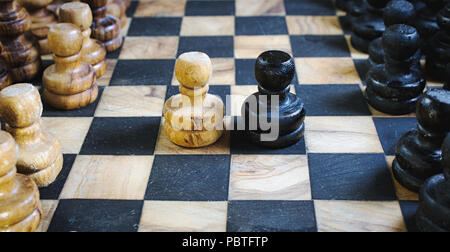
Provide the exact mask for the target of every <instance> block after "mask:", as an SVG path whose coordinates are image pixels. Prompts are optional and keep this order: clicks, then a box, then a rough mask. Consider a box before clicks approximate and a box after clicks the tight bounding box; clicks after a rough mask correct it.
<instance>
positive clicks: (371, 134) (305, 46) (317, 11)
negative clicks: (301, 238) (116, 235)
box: [35, 0, 417, 232]
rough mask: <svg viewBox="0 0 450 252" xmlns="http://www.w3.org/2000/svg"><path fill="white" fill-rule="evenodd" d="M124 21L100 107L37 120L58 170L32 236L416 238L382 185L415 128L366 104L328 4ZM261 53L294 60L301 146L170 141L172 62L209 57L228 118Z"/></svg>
mask: <svg viewBox="0 0 450 252" xmlns="http://www.w3.org/2000/svg"><path fill="white" fill-rule="evenodd" d="M127 14H128V16H129V24H128V26H127V27H126V28H125V29H124V31H123V32H124V34H125V43H124V45H123V47H122V48H121V49H120V50H118V51H117V52H114V53H111V54H109V55H108V73H107V74H106V76H104V77H102V78H101V79H99V80H98V83H99V85H101V89H100V95H99V99H98V101H97V102H96V103H95V104H92V105H90V106H88V107H86V108H83V109H80V110H77V111H71V112H61V111H56V110H54V109H51V108H49V107H45V109H44V115H43V125H44V127H45V128H46V129H47V130H48V131H49V132H50V133H52V134H54V135H56V136H57V137H58V138H59V139H60V141H61V143H62V146H63V147H62V148H63V152H64V169H63V171H62V172H61V174H60V176H59V177H58V179H57V181H56V182H55V183H54V184H53V185H51V186H50V187H49V188H45V189H42V190H41V198H42V203H43V206H44V210H45V219H44V220H43V222H42V224H41V226H40V231H207V232H210V231H231V232H233V231H406V230H409V231H414V230H415V227H414V213H415V210H416V208H417V195H416V194H414V193H411V192H409V191H407V190H406V189H404V188H402V187H401V186H399V185H398V184H397V183H396V182H395V181H394V179H393V177H392V174H391V171H390V164H391V161H392V160H393V155H394V148H395V144H396V142H397V140H398V139H399V138H400V136H401V135H403V134H404V133H405V132H407V131H408V130H410V129H413V128H414V127H415V124H416V119H415V117H414V115H409V116H403V117H391V116H388V115H384V114H381V113H379V112H377V111H375V110H373V109H371V108H369V107H368V106H367V105H366V102H365V101H364V98H363V92H362V90H363V89H364V84H363V81H362V76H364V74H365V72H366V71H367V66H366V61H365V59H366V58H367V55H364V54H361V53H358V52H356V51H355V50H354V49H352V48H351V46H350V45H349V39H350V37H349V32H348V28H347V27H346V26H345V25H344V24H345V18H344V17H343V13H340V12H337V11H336V10H335V7H334V5H333V2H332V1H331V0H284V1H283V0H235V1H232V0H226V1H190V0H188V1H186V0H157V1H142V2H136V1H135V2H132V5H131V7H130V8H129V9H128V12H127ZM272 49H279V50H283V51H286V52H289V53H290V54H292V55H293V56H294V57H295V63H296V68H297V76H296V78H295V80H294V82H293V84H292V92H295V93H296V94H297V95H298V96H299V97H300V98H301V99H302V100H303V101H304V102H305V107H306V109H307V118H306V133H305V137H304V139H303V140H302V141H301V142H299V143H298V144H296V145H294V146H291V147H289V148H286V149H281V150H268V149H262V148H259V147H257V146H255V145H252V144H249V143H248V141H246V140H245V138H243V134H242V132H238V131H232V132H227V134H226V135H225V136H224V137H223V138H222V139H221V140H220V141H219V142H217V143H216V144H215V145H213V146H210V147H208V148H203V149H194V150H193V149H183V148H180V147H177V146H175V145H173V144H172V143H170V142H169V141H168V139H167V138H166V136H164V133H163V132H161V131H160V129H161V123H162V121H163V118H162V108H163V104H164V101H165V100H166V99H167V98H168V97H169V96H170V95H172V94H175V93H177V92H178V87H177V85H178V84H177V81H176V80H175V78H174V74H173V69H174V64H175V59H176V57H177V55H179V54H181V53H183V52H187V51H202V52H205V53H207V54H208V55H209V56H210V57H211V58H212V61H213V65H214V73H213V77H212V80H211V88H210V90H211V93H213V94H217V95H219V96H221V97H222V98H223V100H224V101H226V96H227V95H232V98H231V99H230V101H228V102H227V104H228V107H229V108H230V109H228V111H227V115H228V116H229V118H230V117H235V116H238V115H239V113H240V106H241V104H242V102H243V100H244V98H245V97H246V96H248V95H250V94H251V93H253V92H255V91H256V90H257V86H256V84H257V83H256V81H255V78H254V73H253V66H254V62H255V59H256V57H257V56H258V55H259V54H260V53H261V52H263V51H266V50H272ZM44 59H45V61H44V62H45V65H49V64H51V60H50V59H51V58H48V57H45V58H44ZM35 84H36V85H39V83H35Z"/></svg>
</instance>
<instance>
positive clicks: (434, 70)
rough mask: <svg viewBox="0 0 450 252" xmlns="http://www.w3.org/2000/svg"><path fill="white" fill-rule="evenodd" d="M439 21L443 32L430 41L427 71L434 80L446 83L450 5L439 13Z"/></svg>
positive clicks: (449, 35)
mask: <svg viewBox="0 0 450 252" xmlns="http://www.w3.org/2000/svg"><path fill="white" fill-rule="evenodd" d="M437 20H438V24H439V26H440V27H441V31H439V32H438V33H436V34H435V35H434V36H433V38H432V39H431V40H430V41H429V45H430V46H429V48H428V53H427V55H426V71H427V74H428V75H430V76H431V77H433V79H436V80H439V81H444V80H445V79H446V75H447V73H446V67H447V64H448V63H449V62H450V4H448V5H446V6H445V7H444V8H443V9H442V10H441V11H440V12H439V14H438V17H437Z"/></svg>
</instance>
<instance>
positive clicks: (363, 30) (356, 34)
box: [351, 0, 389, 53]
mask: <svg viewBox="0 0 450 252" xmlns="http://www.w3.org/2000/svg"><path fill="white" fill-rule="evenodd" d="M367 2H368V4H369V5H368V7H367V13H366V14H365V15H362V16H360V17H359V18H357V19H356V20H355V21H354V23H353V33H352V37H351V43H352V45H353V47H354V48H355V49H357V50H359V51H362V52H365V53H368V52H369V44H370V42H372V41H373V40H375V39H377V38H379V37H381V36H382V35H383V32H384V31H385V29H386V27H385V25H384V22H383V9H384V8H385V7H386V5H387V3H388V2H389V0H367Z"/></svg>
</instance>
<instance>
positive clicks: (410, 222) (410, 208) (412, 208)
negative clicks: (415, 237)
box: [400, 201, 419, 232]
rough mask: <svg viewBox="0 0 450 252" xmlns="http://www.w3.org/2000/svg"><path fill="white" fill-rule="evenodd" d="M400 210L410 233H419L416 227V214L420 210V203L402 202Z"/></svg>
mask: <svg viewBox="0 0 450 252" xmlns="http://www.w3.org/2000/svg"><path fill="white" fill-rule="evenodd" d="M400 208H401V210H402V213H403V217H404V219H405V224H406V228H407V229H408V232H419V229H418V228H417V225H416V212H417V209H418V208H419V203H418V202H417V201H400Z"/></svg>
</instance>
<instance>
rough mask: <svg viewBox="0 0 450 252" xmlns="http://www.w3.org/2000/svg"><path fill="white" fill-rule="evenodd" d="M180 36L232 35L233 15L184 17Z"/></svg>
mask: <svg viewBox="0 0 450 252" xmlns="http://www.w3.org/2000/svg"><path fill="white" fill-rule="evenodd" d="M180 35H181V36H233V35H234V17H233V16H207V17H184V18H183V23H182V25H181V32H180Z"/></svg>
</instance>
